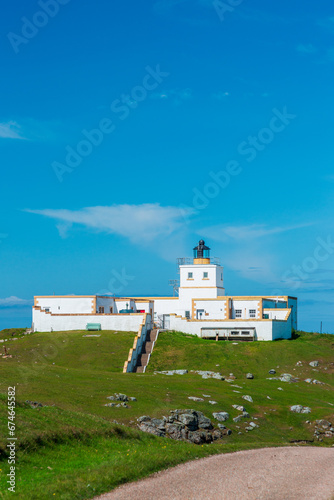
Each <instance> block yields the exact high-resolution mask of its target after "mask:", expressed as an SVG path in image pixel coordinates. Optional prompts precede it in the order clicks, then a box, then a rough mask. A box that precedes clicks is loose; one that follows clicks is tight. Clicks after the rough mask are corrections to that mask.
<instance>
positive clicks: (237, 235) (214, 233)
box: [202, 223, 312, 241]
mask: <svg viewBox="0 0 334 500" xmlns="http://www.w3.org/2000/svg"><path fill="white" fill-rule="evenodd" d="M310 225H312V223H307V224H297V225H293V226H278V227H267V226H266V225H265V224H251V225H249V226H227V225H218V226H212V227H207V228H205V229H204V230H202V233H205V234H206V235H207V236H208V237H210V238H212V239H215V240H218V241H226V240H228V239H231V240H254V239H257V238H262V237H264V236H269V235H272V234H278V233H284V232H286V231H292V230H294V229H299V228H303V227H308V226H310Z"/></svg>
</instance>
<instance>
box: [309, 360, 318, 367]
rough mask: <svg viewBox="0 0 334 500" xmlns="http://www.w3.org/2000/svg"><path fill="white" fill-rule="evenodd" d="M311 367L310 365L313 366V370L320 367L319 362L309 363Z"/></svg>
mask: <svg viewBox="0 0 334 500" xmlns="http://www.w3.org/2000/svg"><path fill="white" fill-rule="evenodd" d="M309 365H310V366H313V368H314V367H316V366H319V361H311V362H310V363H309Z"/></svg>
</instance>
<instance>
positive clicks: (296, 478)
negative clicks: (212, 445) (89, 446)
mask: <svg viewBox="0 0 334 500" xmlns="http://www.w3.org/2000/svg"><path fill="white" fill-rule="evenodd" d="M332 498H334V448H314V447H288V448H264V449H260V450H250V451H240V452H237V453H229V454H225V455H216V456H212V457H208V458H203V459H201V460H195V461H193V462H188V463H186V464H182V465H178V466H177V467H174V468H172V469H168V470H166V471H162V472H159V473H157V474H154V475H153V476H150V477H149V478H147V479H144V480H142V481H138V482H135V483H129V484H126V485H124V486H121V487H120V488H117V489H116V490H113V491H112V492H111V493H107V494H105V495H102V496H99V497H96V500H97V499H98V500H330V499H332Z"/></svg>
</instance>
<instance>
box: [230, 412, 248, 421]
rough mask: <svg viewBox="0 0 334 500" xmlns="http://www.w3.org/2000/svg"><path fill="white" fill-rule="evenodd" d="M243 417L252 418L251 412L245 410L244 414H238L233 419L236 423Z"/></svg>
mask: <svg viewBox="0 0 334 500" xmlns="http://www.w3.org/2000/svg"><path fill="white" fill-rule="evenodd" d="M243 418H250V415H249V413H247V412H246V411H244V412H243V413H242V415H238V416H237V417H234V419H233V421H234V422H236V423H238V422H240V421H241V420H242V419H243Z"/></svg>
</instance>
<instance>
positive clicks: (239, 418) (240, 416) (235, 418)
mask: <svg viewBox="0 0 334 500" xmlns="http://www.w3.org/2000/svg"><path fill="white" fill-rule="evenodd" d="M242 419H243V416H242V415H238V416H237V417H234V419H233V422H235V423H238V422H240V421H241V420H242Z"/></svg>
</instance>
